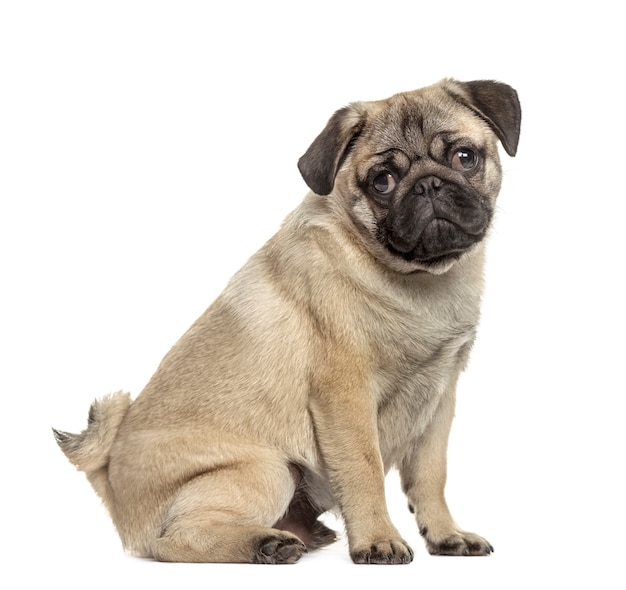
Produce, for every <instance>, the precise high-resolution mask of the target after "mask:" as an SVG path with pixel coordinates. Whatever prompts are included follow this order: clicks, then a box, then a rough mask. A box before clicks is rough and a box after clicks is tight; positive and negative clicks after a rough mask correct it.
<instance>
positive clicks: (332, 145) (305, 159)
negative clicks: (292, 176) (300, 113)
mask: <svg viewBox="0 0 626 590" xmlns="http://www.w3.org/2000/svg"><path fill="white" fill-rule="evenodd" d="M360 111H361V109H359V103H355V104H352V105H350V106H347V107H344V108H343V109H340V110H338V111H337V112H336V113H335V114H334V115H333V116H332V117H331V118H330V120H329V121H328V123H327V124H326V127H324V130H323V131H322V132H321V133H320V134H319V135H318V136H317V138H316V139H315V141H314V142H313V143H312V144H311V145H310V147H309V149H308V150H307V151H306V153H305V154H304V155H303V156H302V157H301V158H300V159H299V160H298V168H299V170H300V174H302V178H304V181H305V182H306V183H307V185H308V186H309V188H310V189H311V190H312V191H313V192H314V193H317V194H318V195H328V194H330V193H331V192H332V190H333V186H334V184H335V176H336V175H337V171H338V170H339V167H340V166H341V162H342V161H343V159H344V157H345V155H346V153H347V148H348V145H349V144H350V142H351V141H352V139H354V138H355V137H356V136H357V135H358V133H359V132H360V131H361V129H362V128H363V122H364V116H363V114H362V113H361V112H360Z"/></svg>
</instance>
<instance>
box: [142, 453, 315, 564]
mask: <svg viewBox="0 0 626 590" xmlns="http://www.w3.org/2000/svg"><path fill="white" fill-rule="evenodd" d="M295 489H296V482H295V481H294V478H293V477H292V472H291V470H290V468H289V465H288V464H287V463H286V462H285V461H284V460H282V459H281V458H277V457H276V456H274V455H272V454H271V453H270V452H268V453H266V454H260V455H259V456H258V457H257V458H256V460H254V461H245V462H237V463H232V464H229V465H225V466H220V467H216V468H215V469H212V470H210V471H208V472H205V473H203V474H201V475H199V476H197V477H195V478H194V479H193V480H191V481H189V482H188V483H186V484H185V485H184V486H183V487H182V488H180V490H179V492H178V493H177V494H176V496H175V498H174V500H173V502H172V504H171V506H170V508H169V510H168V513H167V516H166V519H165V522H164V523H163V526H162V529H161V533H160V535H159V537H158V538H157V539H156V540H155V541H154V542H153V544H152V547H151V554H152V556H153V557H154V558H155V559H158V560H160V561H183V562H239V563H294V562H296V561H297V560H298V559H299V558H300V557H301V556H302V554H303V553H304V552H305V551H306V547H305V545H304V543H303V542H302V540H301V539H299V538H298V537H297V536H295V535H294V534H292V533H290V532H288V531H285V530H280V529H277V528H274V527H273V525H274V524H275V523H277V522H279V521H280V519H281V518H282V516H283V515H284V514H285V513H286V512H287V510H288V507H289V504H290V502H291V500H292V498H293V496H294V493H295Z"/></svg>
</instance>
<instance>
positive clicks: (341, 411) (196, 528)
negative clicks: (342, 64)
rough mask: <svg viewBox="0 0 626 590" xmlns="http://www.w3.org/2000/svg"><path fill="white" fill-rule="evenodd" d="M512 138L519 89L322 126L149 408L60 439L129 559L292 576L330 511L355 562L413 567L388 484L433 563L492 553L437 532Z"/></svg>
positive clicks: (170, 364)
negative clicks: (288, 570) (262, 569)
mask: <svg viewBox="0 0 626 590" xmlns="http://www.w3.org/2000/svg"><path fill="white" fill-rule="evenodd" d="M520 121H521V111H520V105H519V102H518V98H517V93H516V92H515V90H513V89H512V88H511V87H510V86H507V85H506V84H502V83H499V82H492V81H474V82H458V81H455V80H449V79H448V80H443V81H441V82H439V83H437V84H434V85H433V86H429V87H426V88H422V89H420V90H415V91H412V92H405V93H401V94H397V95H395V96H392V97H391V98H388V99H386V100H380V101H374V102H356V103H353V104H350V105H349V106H347V107H345V108H342V109H340V110H338V111H337V112H336V113H335V114H334V115H333V116H332V117H331V118H330V120H329V121H328V124H327V125H326V127H325V128H324V129H323V130H322V132H321V133H320V135H319V136H318V137H317V138H316V139H315V140H314V141H313V143H312V144H311V146H310V148H309V149H308V150H307V152H306V153H305V154H304V156H302V158H301V159H300V161H299V168H300V172H301V173H302V176H303V178H304V180H305V182H306V183H307V185H308V186H309V188H310V189H311V192H309V194H308V195H306V197H305V198H304V200H303V202H302V203H301V204H300V205H299V206H298V207H297V208H296V209H295V210H294V211H293V213H291V214H290V215H289V216H288V217H287V219H286V220H285V222H284V224H283V225H282V227H281V229H280V230H279V231H278V233H277V234H276V235H275V236H274V237H272V238H271V239H270V240H269V241H268V242H267V243H266V244H265V245H264V246H263V247H262V248H261V249H260V250H259V251H258V252H257V253H256V254H254V255H253V256H252V257H251V258H250V260H249V261H248V262H247V264H246V265H245V266H244V267H243V268H242V269H241V270H239V272H237V273H236V274H235V276H234V277H233V278H232V280H231V281H230V282H229V284H228V285H227V287H226V289H225V290H224V292H223V293H222V294H221V295H220V296H219V297H218V298H217V299H216V301H215V302H213V304H212V305H211V306H210V307H209V308H208V309H207V310H206V312H205V313H204V314H203V315H202V316H201V317H200V318H198V320H197V321H196V322H195V323H194V324H193V325H192V326H191V328H190V329H189V330H188V331H187V332H186V333H185V334H184V335H183V336H182V338H181V339H180V340H179V341H178V342H177V343H176V344H175V345H174V347H173V348H172V349H171V350H170V351H169V352H168V353H167V355H166V356H165V358H164V359H163V361H162V362H161V364H160V366H159V367H158V369H157V370H156V372H155V374H154V375H153V376H152V378H151V379H150V381H149V382H148V384H147V386H146V387H145V389H144V390H143V391H142V392H141V393H140V394H139V395H138V396H137V398H136V399H135V400H134V401H131V399H130V396H129V395H128V394H126V393H116V394H113V395H110V396H107V397H104V398H102V399H99V400H97V401H95V402H94V403H93V405H92V407H91V410H90V412H89V421H88V425H87V428H86V430H84V431H83V432H82V433H80V434H70V433H66V432H62V431H58V430H55V431H54V433H55V436H56V440H57V442H58V444H59V446H60V447H61V449H62V450H63V452H64V453H65V454H66V455H67V457H68V458H69V459H70V461H71V462H72V463H74V464H75V465H76V466H77V467H78V469H80V470H81V471H84V472H85V474H86V475H87V478H88V480H89V481H90V482H91V484H92V486H93V487H94V489H95V491H96V492H97V493H98V494H99V495H100V497H101V498H102V500H103V501H104V504H105V505H106V507H107V508H108V510H109V512H110V514H111V518H112V519H113V522H114V523H115V526H116V528H117V531H118V532H119V535H120V537H121V539H122V542H123V545H124V547H125V548H126V549H127V550H128V551H130V552H132V553H133V554H135V555H139V556H145V557H152V558H155V559H157V560H163V561H204V562H256V563H293V562H295V561H297V560H298V559H299V558H300V557H301V556H302V555H303V554H304V553H305V552H306V551H307V550H312V549H316V548H319V547H323V546H325V545H327V544H329V543H331V542H333V541H334V540H335V533H334V532H333V531H332V530H330V529H329V528H328V527H326V526H325V525H324V524H323V523H322V522H321V521H320V519H319V517H320V515H321V514H322V513H324V512H325V511H327V510H331V509H334V510H336V511H338V512H339V513H340V514H341V516H342V517H343V520H344V522H345V528H346V534H347V538H348V542H349V547H350V555H351V557H352V559H353V560H354V561H355V562H357V563H382V564H387V563H389V564H393V563H398V564H400V563H408V562H410V561H411V560H412V558H413V551H412V550H411V548H410V547H409V546H408V545H407V543H406V542H405V541H404V540H403V539H402V538H401V536H400V535H399V533H398V531H397V530H396V528H395V527H394V525H393V523H392V522H391V520H390V518H389V515H388V512H387V507H386V505H385V497H384V479H385V474H386V473H387V471H388V470H390V469H393V468H395V469H398V470H399V473H400V478H401V482H402V488H403V491H404V492H405V494H406V496H407V498H408V504H409V506H410V509H411V511H412V512H413V513H414V515H415V519H416V525H417V527H419V531H420V532H421V534H422V536H423V538H424V540H425V542H426V546H427V548H428V551H430V553H433V554H449V555H486V554H488V553H490V552H491V551H492V546H491V545H490V544H489V542H488V541H486V540H485V539H483V538H482V537H479V536H478V535H476V534H473V533H468V532H465V531H464V530H462V529H461V528H459V527H458V525H457V524H456V523H455V521H454V520H453V518H452V516H451V515H450V512H449V510H448V506H447V504H446V501H445V499H444V487H445V483H446V481H445V480H446V447H447V440H448V434H449V431H450V426H451V422H452V416H453V414H454V405H455V388H456V382H457V378H458V376H459V373H460V372H461V371H462V370H463V368H464V367H465V365H466V362H467V359H468V356H469V353H470V349H471V347H472V343H473V341H474V337H475V333H476V327H477V324H478V319H479V304H480V299H481V291H482V283H483V261H484V247H485V238H486V236H487V235H488V233H489V227H490V224H491V221H492V218H493V213H494V208H495V202H496V197H497V194H498V191H499V189H500V181H501V170H500V164H499V157H498V150H499V148H498V142H499V143H500V144H501V145H502V147H503V148H504V151H506V153H507V154H508V155H510V156H513V155H515V152H516V150H517V143H518V138H519V131H520ZM267 197H268V198H271V195H267Z"/></svg>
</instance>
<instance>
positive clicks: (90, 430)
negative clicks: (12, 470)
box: [52, 391, 130, 515]
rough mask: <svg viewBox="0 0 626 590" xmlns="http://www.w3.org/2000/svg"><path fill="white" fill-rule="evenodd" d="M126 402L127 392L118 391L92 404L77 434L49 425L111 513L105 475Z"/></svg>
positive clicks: (112, 509) (127, 406) (127, 398)
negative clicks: (82, 428) (84, 423)
mask: <svg viewBox="0 0 626 590" xmlns="http://www.w3.org/2000/svg"><path fill="white" fill-rule="evenodd" d="M129 406H130V395H129V394H128V393H124V392H121V391H118V392H117V393H113V394H111V395H108V396H105V397H103V398H102V399H100V400H96V401H94V402H93V404H91V408H90V409H89V420H88V424H87V428H86V430H83V431H82V432H81V433H80V434H71V433H69V432H63V431H61V430H55V429H54V428H53V429H52V431H53V433H54V438H55V439H56V441H57V444H58V445H59V447H60V448H61V450H62V451H63V453H65V456H66V457H67V458H68V459H69V460H70V461H71V462H72V463H73V464H74V465H76V467H77V469H78V470H80V471H84V472H85V474H86V475H87V479H88V480H89V482H90V483H91V485H92V486H93V488H94V490H95V491H96V493H97V494H98V495H99V496H100V497H101V498H102V500H103V502H104V504H105V506H106V507H107V508H108V509H109V512H111V513H112V515H113V511H114V506H113V498H112V493H111V486H110V483H109V478H108V466H109V454H110V452H111V447H112V445H113V441H114V440H115V436H116V434H117V431H118V429H119V427H120V424H121V423H122V420H123V418H124V416H125V415H126V412H127V411H128V408H129Z"/></svg>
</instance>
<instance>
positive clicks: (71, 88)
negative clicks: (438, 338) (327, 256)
mask: <svg viewBox="0 0 626 590" xmlns="http://www.w3.org/2000/svg"><path fill="white" fill-rule="evenodd" d="M226 5H227V7H226ZM618 8H619V3H616V2H614V1H613V0H611V1H603V0H597V1H596V2H593V3H589V4H588V3H582V2H575V1H571V2H548V1H545V2H536V3H532V2H531V3H526V4H520V3H509V2H501V1H498V2H493V3H489V2H480V1H475V2H467V1H463V2H456V1H455V0H447V1H446V2H439V1H436V0H431V1H430V2H420V1H418V0H413V1H405V2H398V1H393V0H385V1H380V2H369V1H366V0H360V1H358V2H341V1H340V0H333V1H331V2H323V1H320V0H318V1H316V2H291V3H288V2H274V1H268V0H265V1H263V2H236V1H233V2H229V3H226V2H184V1H177V2H159V1H156V0H155V1H151V2H135V1H132V0H125V1H123V2H116V1H112V0H109V1H107V2H89V1H86V0H83V1H77V2H66V1H55V2H39V3H35V2H29V1H28V0H22V1H15V2H10V1H6V2H2V4H0V85H1V88H0V199H1V205H0V264H1V267H0V280H1V282H2V284H1V288H0V298H1V299H0V322H1V323H0V339H1V340H0V346H1V351H0V352H1V357H0V362H1V365H0V392H1V395H2V403H3V410H2V428H1V429H0V436H1V437H2V439H1V441H0V442H1V444H0V453H2V466H1V469H2V471H1V473H2V483H1V487H0V494H1V500H2V502H1V506H2V511H3V514H2V519H1V521H2V541H1V543H2V556H3V559H2V562H3V564H2V568H1V569H0V571H1V573H0V583H2V585H3V586H5V587H11V588H24V587H32V581H33V579H34V580H44V581H45V584H46V585H47V586H50V585H51V586H52V587H53V588H55V587H60V586H61V585H64V586H67V587H78V586H79V585H80V587H85V588H111V587H116V588H130V587H133V586H138V585H139V584H141V587H145V588H170V587H182V588H192V587H202V588H205V587H212V588H215V587H223V586H225V585H226V586H228V587H230V586H231V585H235V586H237V587H238V586H239V585H242V586H254V587H269V586H270V585H271V586H272V587H273V586H275V585H277V584H297V585H298V586H302V585H304V586H305V587H309V586H311V587H313V586H318V587H319V586H320V585H327V584H328V580H329V579H330V580H332V579H333V578H337V577H339V579H341V577H342V576H346V579H347V580H349V582H348V583H349V584H350V587H354V588H378V587H381V586H383V587H413V584H414V585H415V587H420V588H432V587H436V588H453V587H458V586H459V585H462V586H463V587H464V588H498V589H501V588H529V587H532V588H555V587H558V588H563V587H567V586H566V585H568V584H574V583H579V584H580V586H581V587H583V586H586V587H593V588H603V589H606V588H624V587H625V586H626V581H625V579H626V576H625V574H624V570H623V567H622V566H620V565H619V563H620V562H621V561H622V559H623V558H622V554H623V542H622V537H623V534H624V528H625V525H626V522H625V518H624V495H625V491H626V490H625V486H624V483H623V476H624V450H625V437H624V433H623V430H624V429H623V421H624V395H625V394H626V387H625V385H624V379H623V364H624V348H625V347H624V339H623V335H624V330H625V328H626V326H625V325H624V307H625V304H624V302H625V301H626V298H625V289H624V286H623V274H624V267H625V262H624V254H625V251H624V250H625V249H624V237H623V236H624V224H623V221H624V220H623V217H624V213H625V209H626V194H625V193H626V191H625V189H624V170H625V169H626V151H625V149H624V146H625V145H626V139H625V137H624V136H625V131H626V129H625V128H624V127H625V126H624V117H625V115H624V90H623V83H624V80H623V73H624V63H623V62H624V44H623V16H622V15H621V12H620V14H619V15H618ZM448 76H452V77H456V78H458V79H461V80H471V79H478V78H495V79H499V80H501V81H504V82H507V83H509V84H511V85H512V86H514V87H515V88H516V89H517V90H518V92H519V95H520V98H521V102H522V106H523V124H522V137H521V141H520V146H519V154H518V157H517V158H515V159H510V158H508V157H506V156H504V159H503V164H504V171H505V177H504V183H503V190H502V193H501V196H500V200H499V211H498V215H497V219H496V225H495V228H494V231H493V234H492V236H491V238H490V243H489V262H488V269H487V291H486V295H485V300H484V313H483V321H482V325H481V329H480V332H479V338H478V342H477V345H476V348H475V350H474V354H473V358H472V361H471V363H470V366H469V369H468V372H467V373H466V374H465V375H464V377H463V380H462V382H461V385H460V392H459V404H458V411H457V418H456V420H455V425H454V427H453V433H452V438H451V443H450V445H451V446H450V456H449V463H450V477H449V482H448V499H449V503H450V505H451V508H452V511H453V514H454V515H455V517H456V519H457V520H458V521H459V523H460V524H461V525H462V526H463V527H465V528H467V529H469V530H474V531H476V532H478V533H479V534H482V535H484V536H485V537H487V538H488V539H489V540H490V541H491V542H492V543H493V545H494V546H495V548H496V551H495V553H494V554H493V555H492V556H491V557H488V558H441V557H439V558H438V557H431V556H429V555H428V554H427V553H426V551H425V549H424V546H423V543H422V541H421V539H420V538H419V536H418V534H417V531H416V530H415V526H414V523H413V520H412V517H411V515H409V513H408V511H407V510H406V508H405V500H404V498H403V497H402V495H401V493H400V491H399V488H398V485H397V481H396V479H395V477H394V476H393V475H392V476H390V478H389V495H388V502H389V505H390V510H391V512H392V516H393V519H394V521H395V523H396V525H397V526H398V527H399V529H400V530H401V532H402V534H403V535H404V536H405V538H406V539H407V540H408V541H409V542H410V543H411V544H412V545H413V547H414V549H415V550H416V559H415V561H414V562H413V564H411V565H410V566H404V567H395V568H389V567H364V566H361V567H357V566H353V565H352V564H351V562H350V560H349V557H348V553H347V549H346V546H345V542H344V541H340V542H339V543H337V544H335V545H334V546H332V547H330V548H328V549H325V550H323V551H321V552H318V553H317V554H313V555H309V556H307V557H306V558H304V559H303V560H302V561H301V562H300V563H299V564H298V565H295V566H289V567H283V568H280V567H273V568H271V567H270V568H267V567H260V566H233V565H206V564H202V565H181V564H159V563H155V562H152V561H149V560H141V559H135V558H131V557H128V556H126V555H124V553H123V552H122V549H121V546H120V543H119V540H118V537H117V535H116V534H115V532H114V530H113V528H112V525H111V524H110V521H109V519H108V516H107V515H106V513H105V512H104V510H103V508H102V507H101V506H100V503H99V501H98V499H97V498H96V496H95V494H94V493H93V491H92V490H91V488H90V486H89V485H88V484H87V482H86V480H85V479H84V477H83V475H82V474H80V473H77V472H76V471H75V470H74V468H73V467H72V466H71V465H70V464H69V463H68V462H67V461H66V459H65V458H64V457H63V455H62V454H61V453H60V451H59V450H58V449H57V448H56V445H55V443H54V440H53V437H52V433H51V431H50V427H51V426H55V427H57V428H60V429H64V430H69V431H80V430H82V429H83V428H84V427H85V424H86V417H87V409H88V406H89V404H90V403H91V401H92V399H93V398H95V397H98V396H101V395H103V394H105V393H108V392H111V391H115V390H117V389H126V390H129V391H131V392H132V393H133V395H136V394H137V393H138V392H139V391H140V390H141V388H142V387H143V385H144V384H145V382H146V381H147V379H148V378H149V377H150V375H151V374H152V372H153V371H154V369H155V368H156V366H157V364H158V362H159V361H160V359H161V358H162V356H163V354H164V353H165V352H166V351H167V350H168V349H169V347H170V346H171V345H172V344H173V343H174V342H175V340H176V339H177V338H178V337H179V336H180V335H181V334H182V332H183V331H184V330H185V329H186V328H187V327H188V326H189V325H190V323H191V322H192V321H193V320H194V319H195V318H196V317H197V316H198V315H199V314H200V313H201V312H202V311H203V310H204V309H205V307H206V306H207V305H208V304H209V303H210V302H211V301H212V300H213V299H214V298H215V296H216V295H217V294H218V293H219V292H220V291H221V289H222V288H223V286H224V285H225V283H226V281H227V280H228V278H229V277H230V276H231V275H232V274H233V273H234V272H235V271H236V270H237V269H238V268H239V267H240V266H241V265H242V264H243V263H244V262H245V260H246V259H247V257H248V256H250V255H251V254H252V253H253V252H254V251H255V250H256V249H257V248H258V247H259V246H260V245H261V244H262V243H263V242H264V241H265V240H266V239H267V238H269V237H270V236H271V235H272V234H273V233H274V231H275V230H276V229H277V227H278V225H279V224H280V222H281V221H282V219H283V218H284V216H285V215H286V214H287V213H288V212H289V211H290V210H291V209H293V208H294V207H295V206H296V205H297V204H298V202H299V201H300V200H301V198H302V197H303V196H304V194H305V193H306V191H307V189H306V186H305V184H304V182H303V181H302V179H301V178H300V176H299V174H298V171H297V168H296V161H297V159H298V158H299V156H300V155H301V154H302V153H303V152H304V151H305V150H306V148H307V147H308V145H309V143H310V142H311V141H312V140H313V139H314V137H315V136H316V135H317V133H318V132H319V131H320V130H321V129H322V127H323V125H324V124H325V122H326V120H327V119H328V117H329V116H330V115H331V114H332V112H333V111H334V110H335V109H337V108H339V107H341V106H343V105H344V104H346V103H347V102H349V101H352V100H361V99H363V100H369V99H378V98H384V97H386V96H388V95H390V94H393V93H395V92H398V91H402V90H410V89H414V88H417V87H420V86H424V85H427V84H431V83H433V82H435V81H437V80H439V79H440V78H443V77H448ZM3 578H6V579H7V580H8V579H11V580H12V582H11V583H10V584H11V585H10V586H6V584H5V583H4V581H3ZM406 584H411V586H406ZM402 585H405V586H402ZM331 587H334V586H333V584H332V582H331ZM577 587H578V586H577Z"/></svg>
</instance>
